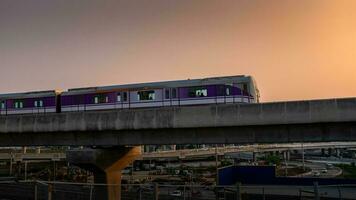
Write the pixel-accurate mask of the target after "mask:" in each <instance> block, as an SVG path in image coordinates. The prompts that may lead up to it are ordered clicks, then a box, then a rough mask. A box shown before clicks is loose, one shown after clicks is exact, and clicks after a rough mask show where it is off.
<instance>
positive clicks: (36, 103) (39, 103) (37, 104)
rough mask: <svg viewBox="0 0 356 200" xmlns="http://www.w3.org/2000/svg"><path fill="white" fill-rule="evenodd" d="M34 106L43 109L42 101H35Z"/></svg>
mask: <svg viewBox="0 0 356 200" xmlns="http://www.w3.org/2000/svg"><path fill="white" fill-rule="evenodd" d="M34 106H35V107H36V108H37V107H43V101H42V100H39V101H35V103H34Z"/></svg>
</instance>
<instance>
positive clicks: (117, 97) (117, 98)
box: [116, 93, 121, 102]
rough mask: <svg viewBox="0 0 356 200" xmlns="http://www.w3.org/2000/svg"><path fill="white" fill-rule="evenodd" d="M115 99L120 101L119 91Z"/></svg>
mask: <svg viewBox="0 0 356 200" xmlns="http://www.w3.org/2000/svg"><path fill="white" fill-rule="evenodd" d="M116 101H117V102H120V101H121V93H117V96H116Z"/></svg>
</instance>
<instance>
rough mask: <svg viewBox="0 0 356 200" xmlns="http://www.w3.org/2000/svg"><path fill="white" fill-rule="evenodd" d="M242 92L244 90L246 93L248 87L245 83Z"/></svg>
mask: <svg viewBox="0 0 356 200" xmlns="http://www.w3.org/2000/svg"><path fill="white" fill-rule="evenodd" d="M243 90H244V92H248V87H247V84H246V83H244V84H243Z"/></svg>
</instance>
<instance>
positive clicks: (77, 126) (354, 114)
mask: <svg viewBox="0 0 356 200" xmlns="http://www.w3.org/2000/svg"><path fill="white" fill-rule="evenodd" d="M355 121H356V98H349V99H332V100H314V101H294V102H277V103H262V104H218V105H201V106H184V107H161V108H145V109H125V110H109V111H87V112H71V113H61V114H39V115H14V116H6V117H4V116H2V117H0V133H11V132H16V133H26V132H67V131H111V130H140V129H167V128H203V127H204V128H208V127H229V126H255V125H283V124H311V123H331V122H355Z"/></svg>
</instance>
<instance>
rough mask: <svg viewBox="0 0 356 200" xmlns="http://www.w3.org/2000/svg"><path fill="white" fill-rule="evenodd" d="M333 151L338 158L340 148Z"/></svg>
mask: <svg viewBox="0 0 356 200" xmlns="http://www.w3.org/2000/svg"><path fill="white" fill-rule="evenodd" d="M335 153H336V157H338V158H339V157H340V155H341V154H340V149H335Z"/></svg>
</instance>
